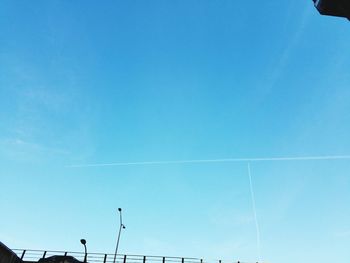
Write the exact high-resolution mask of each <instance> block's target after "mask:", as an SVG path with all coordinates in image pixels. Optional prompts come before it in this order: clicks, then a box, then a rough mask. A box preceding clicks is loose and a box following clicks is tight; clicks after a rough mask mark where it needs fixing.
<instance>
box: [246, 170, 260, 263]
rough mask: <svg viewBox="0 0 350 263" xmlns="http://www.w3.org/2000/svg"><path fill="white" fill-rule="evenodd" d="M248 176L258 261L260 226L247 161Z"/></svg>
mask: <svg viewBox="0 0 350 263" xmlns="http://www.w3.org/2000/svg"><path fill="white" fill-rule="evenodd" d="M248 177H249V186H250V196H251V198H252V208H253V214H254V221H255V229H256V249H257V252H258V262H260V259H261V246H260V228H259V222H258V217H257V215H256V205H255V194H254V189H253V182H252V175H251V173H250V164H249V163H248Z"/></svg>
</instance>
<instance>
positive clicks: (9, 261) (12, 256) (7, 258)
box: [0, 242, 23, 263]
mask: <svg viewBox="0 0 350 263" xmlns="http://www.w3.org/2000/svg"><path fill="white" fill-rule="evenodd" d="M22 262H23V261H22V260H21V259H20V258H19V257H18V256H17V255H16V253H15V252H13V251H12V250H11V249H9V248H8V247H7V246H5V245H4V244H3V243H2V242H0V263H22Z"/></svg>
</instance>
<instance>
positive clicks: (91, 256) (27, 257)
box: [12, 249, 248, 263]
mask: <svg viewBox="0 0 350 263" xmlns="http://www.w3.org/2000/svg"><path fill="white" fill-rule="evenodd" d="M12 250H13V251H14V252H15V253H16V254H17V256H18V257H19V258H21V259H22V260H23V261H25V262H37V261H39V259H42V258H48V257H51V256H67V257H68V256H72V257H74V258H76V259H77V260H79V261H81V262H83V261H84V257H85V253H83V252H68V251H48V250H31V249H12ZM87 262H88V263H113V262H114V254H103V253H87ZM115 262H116V263H209V261H205V260H203V259H200V258H189V257H169V256H144V255H120V254H118V255H117V257H116V260H115ZM210 262H213V261H210ZM226 262H227V261H225V263H226ZM213 263H215V262H213ZM216 263H224V261H222V260H217V261H216ZM229 263H248V262H243V261H231V262H229Z"/></svg>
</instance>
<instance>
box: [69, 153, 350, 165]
mask: <svg viewBox="0 0 350 263" xmlns="http://www.w3.org/2000/svg"><path fill="white" fill-rule="evenodd" d="M317 160H350V155H324V156H294V157H263V158H222V159H194V160H177V161H144V162H115V163H92V164H91V163H90V164H72V165H67V166H66V167H71V168H73V167H75V168H78V167H102V166H132V165H163V164H189V163H230V162H274V161H317Z"/></svg>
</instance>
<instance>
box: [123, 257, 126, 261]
mask: <svg viewBox="0 0 350 263" xmlns="http://www.w3.org/2000/svg"><path fill="white" fill-rule="evenodd" d="M123 263H126V255H124V259H123Z"/></svg>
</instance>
